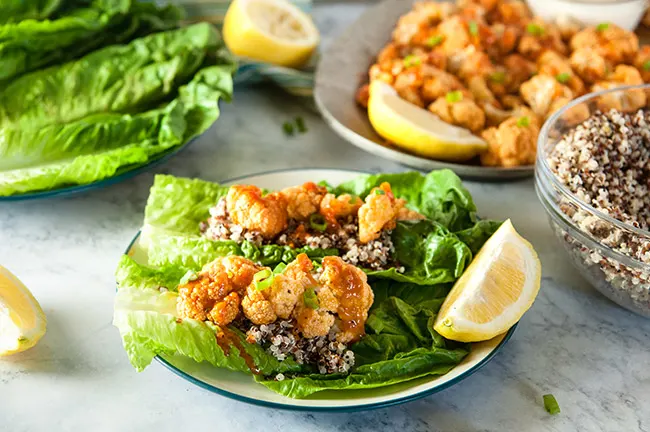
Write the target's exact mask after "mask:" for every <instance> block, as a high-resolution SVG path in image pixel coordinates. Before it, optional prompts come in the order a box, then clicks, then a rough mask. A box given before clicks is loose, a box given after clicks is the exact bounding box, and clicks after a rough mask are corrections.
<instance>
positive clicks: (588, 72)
mask: <svg viewBox="0 0 650 432" xmlns="http://www.w3.org/2000/svg"><path fill="white" fill-rule="evenodd" d="M569 61H570V64H571V68H572V69H573V70H574V71H576V73H577V74H578V75H580V77H581V78H582V79H583V80H584V81H585V82H587V83H593V82H596V81H600V80H602V79H604V78H605V76H606V75H607V71H608V70H610V68H611V66H610V65H609V63H608V62H607V60H605V58H604V57H603V56H601V55H600V54H599V53H598V51H597V50H596V49H594V48H580V49H577V50H575V51H573V53H571V58H570V59H569Z"/></svg>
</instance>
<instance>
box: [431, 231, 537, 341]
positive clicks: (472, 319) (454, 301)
mask: <svg viewBox="0 0 650 432" xmlns="http://www.w3.org/2000/svg"><path fill="white" fill-rule="evenodd" d="M541 277H542V266H541V264H540V262H539V259H538V258H537V253H536V252H535V249H533V246H532V245H531V244H530V243H528V242H527V241H526V240H525V239H524V238H523V237H521V236H520V235H519V234H518V233H517V231H515V229H514V227H513V226H512V223H511V222H510V220H507V221H505V222H504V223H503V224H502V225H501V227H499V229H498V230H497V231H496V232H495V233H494V234H493V235H492V237H490V238H489V239H488V241H487V242H486V243H485V244H484V245H483V247H482V248H481V250H480V251H479V253H478V254H477V255H476V257H475V258H474V260H473V261H472V263H471V264H470V265H469V267H468V268H467V270H465V273H463V275H462V276H461V278H460V279H458V281H456V284H455V285H454V287H453V288H452V290H451V292H450V293H449V295H448V296H447V298H446V299H445V302H444V303H443V304H442V307H441V308H440V311H439V313H438V316H437V318H436V321H435V323H434V326H433V328H434V329H435V330H436V331H437V332H438V333H440V334H441V335H442V336H444V337H446V338H447V339H451V340H456V341H460V342H478V341H483V340H488V339H492V338H493V337H495V336H497V335H500V334H502V333H504V332H506V331H507V330H508V329H509V328H510V327H512V326H513V325H515V323H516V322H517V321H519V319H520V318H521V317H522V315H523V314H524V313H525V312H526V311H527V310H528V309H529V308H530V307H531V305H532V304H533V301H535V297H536V296H537V293H538V292H539V285H540V281H541Z"/></svg>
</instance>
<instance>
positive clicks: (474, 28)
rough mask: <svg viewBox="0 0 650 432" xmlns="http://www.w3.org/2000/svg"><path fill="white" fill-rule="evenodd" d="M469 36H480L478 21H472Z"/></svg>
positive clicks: (469, 26)
mask: <svg viewBox="0 0 650 432" xmlns="http://www.w3.org/2000/svg"><path fill="white" fill-rule="evenodd" d="M468 28H469V34H471V35H472V36H478V24H476V21H470V22H469V25H468Z"/></svg>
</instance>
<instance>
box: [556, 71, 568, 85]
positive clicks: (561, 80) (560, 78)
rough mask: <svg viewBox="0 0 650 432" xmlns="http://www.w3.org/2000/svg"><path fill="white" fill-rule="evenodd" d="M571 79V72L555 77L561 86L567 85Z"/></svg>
mask: <svg viewBox="0 0 650 432" xmlns="http://www.w3.org/2000/svg"><path fill="white" fill-rule="evenodd" d="M570 78H571V74H570V73H569V72H563V73H561V74H557V75H556V76H555V79H556V80H557V82H559V83H561V84H566V83H567V82H568V81H569V79H570Z"/></svg>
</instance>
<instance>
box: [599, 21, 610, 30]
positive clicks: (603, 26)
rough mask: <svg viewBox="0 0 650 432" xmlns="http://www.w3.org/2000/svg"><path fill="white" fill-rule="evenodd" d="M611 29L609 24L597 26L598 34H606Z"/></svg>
mask: <svg viewBox="0 0 650 432" xmlns="http://www.w3.org/2000/svg"><path fill="white" fill-rule="evenodd" d="M608 28H609V23H606V22H605V23H600V24H598V25H597V26H596V31H597V32H604V31H605V30H607V29H608Z"/></svg>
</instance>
